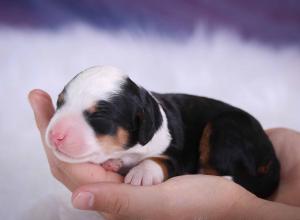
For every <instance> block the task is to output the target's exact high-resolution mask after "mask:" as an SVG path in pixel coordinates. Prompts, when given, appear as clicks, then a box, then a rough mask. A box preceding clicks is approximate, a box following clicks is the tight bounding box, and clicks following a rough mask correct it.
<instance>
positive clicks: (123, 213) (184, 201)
mask: <svg viewBox="0 0 300 220" xmlns="http://www.w3.org/2000/svg"><path fill="white" fill-rule="evenodd" d="M253 199H256V197H255V196H254V195H253V194H251V193H250V192H248V191H246V190H245V189H244V188H242V187H241V186H239V185H237V184H235V183H233V182H231V181H230V180H227V179H225V178H222V177H217V176H208V175H185V176H178V177H174V178H171V179H169V180H167V181H165V182H163V183H162V184H158V185H152V186H144V187H140V186H133V185H129V184H113V183H96V184H89V185H86V186H82V187H80V188H79V189H77V190H75V192H74V193H73V196H72V201H73V205H74V206H75V207H76V208H79V209H84V210H97V211H101V212H106V213H111V215H110V217H109V219H114V220H118V219H122V220H126V219H128V220H129V219H130V220H133V219H164V220H169V219H170V220H171V219H172V220H173V219H232V217H233V215H232V214H233V213H232V210H234V211H236V213H237V212H239V210H241V207H248V208H249V207H250V205H249V204H251V205H253V208H252V207H251V210H252V209H253V210H254V206H255V205H257V206H259V205H260V204H261V203H260V202H255V203H253V202H251V201H252V200H253Z"/></svg>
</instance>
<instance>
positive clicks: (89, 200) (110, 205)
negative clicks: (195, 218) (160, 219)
mask: <svg viewBox="0 0 300 220" xmlns="http://www.w3.org/2000/svg"><path fill="white" fill-rule="evenodd" d="M155 187H156V186H150V187H137V186H132V185H128V184H117V183H97V184H90V185H86V186H83V187H80V188H79V189H77V190H75V191H74V192H73V195H72V203H73V206H74V207H75V208H78V209H83V210H95V211H100V212H106V213H109V214H113V215H122V216H128V217H132V218H134V217H137V216H139V217H140V218H145V217H148V216H149V214H151V213H152V212H151V211H150V210H153V209H151V206H153V205H155V206H156V207H153V208H155V209H154V210H155V211H156V212H157V211H158V210H157V209H159V208H160V207H162V205H160V204H159V203H160V202H161V201H163V199H161V198H159V197H160V196H161V195H160V193H156V191H158V187H156V188H155Z"/></svg>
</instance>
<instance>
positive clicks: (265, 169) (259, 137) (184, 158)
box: [84, 79, 280, 197]
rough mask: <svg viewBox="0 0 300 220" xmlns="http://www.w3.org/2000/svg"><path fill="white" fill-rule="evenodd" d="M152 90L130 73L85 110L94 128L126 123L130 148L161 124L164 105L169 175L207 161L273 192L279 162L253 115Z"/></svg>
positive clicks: (252, 187) (254, 188)
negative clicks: (205, 146)
mask: <svg viewBox="0 0 300 220" xmlns="http://www.w3.org/2000/svg"><path fill="white" fill-rule="evenodd" d="M152 95H153V96H154V97H155V98H153V96H152ZM152 95H151V94H150V93H149V92H147V91H146V90H145V89H143V88H140V87H138V86H137V85H136V84H134V83H133V82H132V81H131V80H130V79H127V81H126V83H124V85H123V86H122V92H120V93H118V94H115V95H114V96H113V97H112V98H111V100H109V101H100V102H99V103H98V110H97V111H96V112H95V113H92V114H89V113H88V112H85V113H84V114H85V117H86V119H87V121H88V122H89V123H90V125H91V126H92V127H93V128H94V130H95V131H96V133H101V134H103V133H104V134H113V133H114V132H116V127H117V126H121V127H123V128H125V129H126V130H127V131H129V134H130V138H129V142H128V144H127V146H125V147H126V148H130V147H132V146H134V145H135V144H137V143H140V144H141V145H145V144H147V143H148V142H149V141H150V140H151V138H152V137H153V135H154V134H155V132H156V131H157V130H158V128H159V127H160V126H161V124H162V115H161V113H160V111H159V105H161V106H162V108H163V110H164V111H165V113H166V116H167V121H168V128H169V131H170V134H171V137H172V140H171V144H170V146H168V148H167V150H166V151H165V152H164V155H166V156H168V158H169V160H166V162H165V163H166V164H165V165H166V167H167V169H168V173H169V177H172V176H177V175H183V174H196V173H199V170H201V169H203V168H204V166H207V165H209V166H210V168H211V169H213V170H214V171H215V172H216V173H217V175H220V176H232V177H233V180H234V181H235V182H236V183H238V184H240V185H242V186H243V187H245V188H246V189H248V190H249V191H251V192H253V193H254V194H255V195H257V196H259V197H268V196H270V195H271V194H272V192H274V190H275V189H276V187H277V186H278V182H279V173H280V165H279V162H278V160H277V158H276V155H275V152H274V149H273V146H272V144H271V142H270V140H269V139H268V137H267V135H266V134H265V132H264V130H263V128H262V127H261V125H260V124H259V122H258V121H257V120H256V119H255V118H253V117H252V116H251V115H249V114H248V113H246V112H244V111H242V110H241V109H238V108H236V107H233V106H231V105H228V104H226V103H223V102H220V101H217V100H213V99H210V98H205V97H198V96H192V95H185V94H158V93H152ZM155 99H156V100H158V102H157V101H156V100H155ZM158 103H159V104H158ZM208 125H210V126H211V133H210V135H209V140H208V143H209V148H210V149H209V158H208V161H207V163H208V164H203V161H201V160H200V156H201V152H200V150H199V149H200V146H199V145H200V141H201V137H202V134H203V131H204V129H205V127H206V126H208Z"/></svg>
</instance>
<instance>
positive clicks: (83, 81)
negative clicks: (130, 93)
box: [65, 66, 127, 110]
mask: <svg viewBox="0 0 300 220" xmlns="http://www.w3.org/2000/svg"><path fill="white" fill-rule="evenodd" d="M126 78H127V75H126V74H124V73H123V72H122V71H121V70H120V69H118V68H116V67H112V66H95V67H91V68H89V69H86V70H84V71H83V72H81V73H79V74H78V75H77V76H76V77H75V78H74V79H73V80H72V81H71V82H70V83H69V85H68V86H67V89H66V94H65V102H66V105H67V106H69V107H72V108H76V109H77V110H79V109H80V110H84V109H86V108H89V107H91V106H92V105H93V104H94V103H95V102H97V101H99V100H107V99H109V98H110V97H111V95H112V94H114V93H117V92H118V91H120V90H121V85H122V83H124V81H125V79H126Z"/></svg>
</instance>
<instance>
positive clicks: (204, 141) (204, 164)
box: [199, 123, 219, 175]
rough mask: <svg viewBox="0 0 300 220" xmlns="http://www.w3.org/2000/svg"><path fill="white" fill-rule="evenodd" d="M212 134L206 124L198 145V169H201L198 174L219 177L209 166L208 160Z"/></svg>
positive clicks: (209, 125) (208, 125) (210, 128)
mask: <svg viewBox="0 0 300 220" xmlns="http://www.w3.org/2000/svg"><path fill="white" fill-rule="evenodd" d="M211 132H212V127H211V124H210V123H208V124H207V125H206V126H205V128H204V130H203V133H202V137H201V140H200V145H199V153H200V160H199V167H201V170H200V173H203V174H207V175H219V174H218V172H217V171H216V170H215V169H214V168H213V166H212V165H211V164H209V159H210V147H211V146H210V143H209V139H210V135H211Z"/></svg>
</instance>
